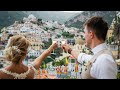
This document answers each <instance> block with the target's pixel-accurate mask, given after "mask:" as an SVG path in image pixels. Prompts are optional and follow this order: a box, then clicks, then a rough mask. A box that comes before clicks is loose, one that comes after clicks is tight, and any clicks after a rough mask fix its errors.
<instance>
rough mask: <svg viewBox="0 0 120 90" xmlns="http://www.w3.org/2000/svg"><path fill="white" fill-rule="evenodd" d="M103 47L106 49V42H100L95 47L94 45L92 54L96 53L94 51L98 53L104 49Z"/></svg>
mask: <svg viewBox="0 0 120 90" xmlns="http://www.w3.org/2000/svg"><path fill="white" fill-rule="evenodd" d="M104 49H107V45H106V43H102V44H99V45H97V46H96V47H94V48H93V49H92V52H93V53H94V54H96V53H98V52H99V51H101V50H104Z"/></svg>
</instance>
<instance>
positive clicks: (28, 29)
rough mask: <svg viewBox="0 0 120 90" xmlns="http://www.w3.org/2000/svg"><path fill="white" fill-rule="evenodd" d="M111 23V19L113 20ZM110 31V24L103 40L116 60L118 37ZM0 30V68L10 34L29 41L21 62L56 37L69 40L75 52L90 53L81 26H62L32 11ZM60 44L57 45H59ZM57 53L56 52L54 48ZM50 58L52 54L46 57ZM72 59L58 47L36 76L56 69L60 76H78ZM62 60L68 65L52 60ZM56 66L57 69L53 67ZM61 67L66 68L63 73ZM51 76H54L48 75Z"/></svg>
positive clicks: (77, 67) (48, 44)
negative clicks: (20, 19)
mask: <svg viewBox="0 0 120 90" xmlns="http://www.w3.org/2000/svg"><path fill="white" fill-rule="evenodd" d="M113 23H114V20H113ZM113 31H114V27H113V25H112V24H111V26H110V28H109V30H108V34H107V40H106V43H107V45H108V47H109V49H110V50H112V53H113V56H114V58H115V59H116V60H118V61H119V59H120V58H119V57H120V54H119V47H118V43H119V41H117V40H116V41H115V40H113V37H114V35H113ZM1 32H2V33H0V68H2V67H5V66H6V65H7V64H9V62H7V61H5V60H4V59H5V58H4V49H5V46H6V45H7V42H8V39H9V38H10V37H11V36H13V35H23V36H25V37H26V38H27V39H28V40H29V41H30V43H31V45H30V47H29V52H28V54H27V58H26V60H25V62H24V63H25V64H26V65H27V64H29V63H31V62H32V61H34V59H35V58H36V57H38V56H39V55H41V53H42V52H44V51H45V50H46V49H47V48H48V47H49V46H50V44H51V43H53V42H54V41H59V42H60V43H59V44H62V43H64V42H67V43H68V44H70V47H71V48H72V49H75V50H77V51H78V52H77V53H82V52H84V53H87V54H92V52H91V51H90V49H89V48H87V47H86V45H85V39H84V33H83V31H82V30H81V29H78V28H74V27H69V28H68V27H66V26H65V25H64V24H60V23H59V22H57V21H43V20H42V19H38V18H36V17H35V16H34V15H32V14H31V15H29V16H28V17H24V18H23V20H22V21H15V22H14V24H13V25H10V26H8V27H4V28H3V29H2V30H1ZM59 47H60V46H59ZM57 53H58V52H57ZM52 54H53V55H56V52H55V51H53V52H52ZM50 58H52V57H50ZM72 59H74V58H73V57H72V56H70V54H68V53H67V54H66V53H65V52H64V51H62V50H60V54H58V55H57V56H55V58H54V61H51V62H48V63H45V62H44V63H43V64H42V66H43V67H40V71H38V74H39V75H38V76H37V77H38V78H48V77H50V75H48V76H44V74H45V75H46V74H48V72H49V74H53V75H57V73H60V75H63V77H62V78H67V77H66V76H65V75H66V74H68V76H69V77H71V78H78V77H79V75H78V72H79V71H80V69H81V68H80V67H81V66H80V65H78V64H77V62H75V61H74V60H73V62H72ZM62 60H64V62H65V64H66V63H67V64H68V66H67V67H66V66H65V64H63V65H60V64H58V65H57V64H55V65H53V62H54V63H57V62H60V61H62ZM57 69H59V71H57ZM64 69H66V70H68V71H67V72H65V74H62V73H64V71H65V70H64ZM40 73H44V74H43V76H41V75H40ZM51 78H54V77H51Z"/></svg>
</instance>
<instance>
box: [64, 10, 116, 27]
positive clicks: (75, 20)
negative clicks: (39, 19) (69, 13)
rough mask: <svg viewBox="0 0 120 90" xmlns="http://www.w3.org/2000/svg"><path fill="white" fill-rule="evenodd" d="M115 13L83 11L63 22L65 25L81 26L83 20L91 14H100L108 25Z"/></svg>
mask: <svg viewBox="0 0 120 90" xmlns="http://www.w3.org/2000/svg"><path fill="white" fill-rule="evenodd" d="M115 13H116V11H84V12H82V13H81V14H79V15H77V16H75V17H74V18H72V19H70V20H69V21H67V22H65V25H66V26H68V27H76V28H82V27H83V24H84V23H85V21H86V20H87V19H89V18H91V17H92V16H102V17H103V18H104V19H105V20H106V21H107V22H108V25H110V24H111V22H112V20H113V18H114V17H115Z"/></svg>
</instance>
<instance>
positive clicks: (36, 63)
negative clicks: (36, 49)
mask: <svg viewBox="0 0 120 90" xmlns="http://www.w3.org/2000/svg"><path fill="white" fill-rule="evenodd" d="M55 48H57V44H56V43H53V44H52V45H51V46H50V47H49V48H48V49H47V50H45V51H44V52H43V53H42V54H41V55H40V56H39V57H38V58H36V59H35V61H34V62H33V66H34V68H35V69H39V68H40V65H41V64H42V61H44V60H45V58H46V57H47V56H49V55H50V53H51V52H52V51H53V50H54V49H55Z"/></svg>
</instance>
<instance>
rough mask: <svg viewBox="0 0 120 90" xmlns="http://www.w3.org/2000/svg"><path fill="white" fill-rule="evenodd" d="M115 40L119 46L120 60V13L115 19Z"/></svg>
mask: <svg viewBox="0 0 120 90" xmlns="http://www.w3.org/2000/svg"><path fill="white" fill-rule="evenodd" d="M114 20H115V21H114V23H113V25H114V32H113V34H114V38H115V40H116V41H117V44H118V57H117V58H118V59H119V58H120V12H116V15H115V19H114Z"/></svg>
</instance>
